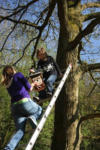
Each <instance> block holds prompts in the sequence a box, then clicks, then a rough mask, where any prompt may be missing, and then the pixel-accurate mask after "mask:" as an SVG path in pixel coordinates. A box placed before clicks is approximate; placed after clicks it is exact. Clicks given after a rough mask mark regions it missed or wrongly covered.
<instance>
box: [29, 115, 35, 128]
mask: <svg viewBox="0 0 100 150" xmlns="http://www.w3.org/2000/svg"><path fill="white" fill-rule="evenodd" d="M28 119H29V121H30V123H31V125H32V127H33V129H35V128H36V127H37V121H36V119H35V117H33V116H29V117H28Z"/></svg>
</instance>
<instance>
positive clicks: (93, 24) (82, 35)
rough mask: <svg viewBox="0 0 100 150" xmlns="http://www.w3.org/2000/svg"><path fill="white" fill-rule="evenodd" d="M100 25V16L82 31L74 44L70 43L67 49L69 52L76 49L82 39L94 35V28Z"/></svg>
mask: <svg viewBox="0 0 100 150" xmlns="http://www.w3.org/2000/svg"><path fill="white" fill-rule="evenodd" d="M99 23H100V16H99V17H97V18H96V19H94V20H92V21H91V23H89V24H88V25H87V27H86V28H85V29H84V30H83V31H81V32H80V33H79V34H78V35H77V36H76V38H75V39H74V40H73V41H72V42H69V47H67V51H70V50H73V49H75V47H76V46H77V45H78V44H79V42H80V41H81V40H82V38H83V37H85V36H86V35H88V34H90V33H92V32H93V29H94V27H95V26H96V25H98V24H99Z"/></svg>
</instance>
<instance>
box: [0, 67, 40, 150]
mask: <svg viewBox="0 0 100 150" xmlns="http://www.w3.org/2000/svg"><path fill="white" fill-rule="evenodd" d="M2 75H3V76H2V77H3V78H2V84H3V85H5V86H6V88H7V91H8V93H9V95H10V97H11V112H12V115H13V118H14V122H15V125H16V133H15V134H14V135H13V137H12V138H11V140H10V141H9V142H8V144H7V146H6V147H5V148H4V150H14V149H15V148H16V146H17V145H18V143H19V141H20V140H21V139H22V137H23V135H24V132H25V125H26V121H27V119H28V118H29V119H30V120H31V121H32V123H33V128H36V126H37V120H38V119H39V118H40V117H41V114H42V108H41V107H40V106H39V105H38V104H36V103H35V102H33V101H32V100H31V98H30V95H29V91H32V89H33V87H34V85H30V83H29V82H28V81H27V79H26V78H25V77H24V75H23V74H22V73H21V72H18V73H16V71H15V70H14V68H13V67H12V66H6V67H5V68H4V69H3V72H2Z"/></svg>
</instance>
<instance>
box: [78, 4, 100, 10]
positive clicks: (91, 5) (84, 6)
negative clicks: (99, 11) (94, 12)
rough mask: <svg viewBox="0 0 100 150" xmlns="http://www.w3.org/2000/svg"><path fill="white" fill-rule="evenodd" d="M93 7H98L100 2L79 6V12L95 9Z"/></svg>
mask: <svg viewBox="0 0 100 150" xmlns="http://www.w3.org/2000/svg"><path fill="white" fill-rule="evenodd" d="M95 7H100V2H95V3H86V4H84V5H81V10H82V11H83V10H84V9H87V8H95Z"/></svg>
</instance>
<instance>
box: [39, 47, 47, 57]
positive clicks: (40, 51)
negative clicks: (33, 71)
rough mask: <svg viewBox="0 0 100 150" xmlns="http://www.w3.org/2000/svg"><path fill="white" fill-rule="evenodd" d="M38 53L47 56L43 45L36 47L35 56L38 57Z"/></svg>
mask: <svg viewBox="0 0 100 150" xmlns="http://www.w3.org/2000/svg"><path fill="white" fill-rule="evenodd" d="M39 53H41V54H45V56H47V53H46V50H45V49H44V48H43V47H41V48H39V49H37V57H38V54H39Z"/></svg>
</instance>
